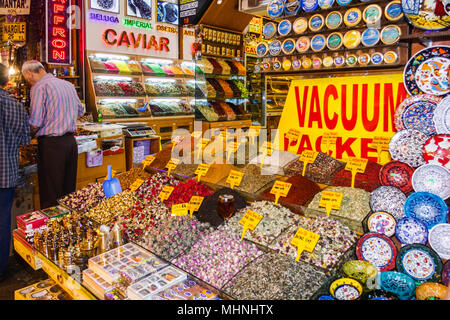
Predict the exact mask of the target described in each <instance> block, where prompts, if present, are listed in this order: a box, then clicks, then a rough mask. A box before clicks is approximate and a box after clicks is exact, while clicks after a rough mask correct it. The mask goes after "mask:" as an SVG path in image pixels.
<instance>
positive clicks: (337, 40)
mask: <svg viewBox="0 0 450 320" xmlns="http://www.w3.org/2000/svg"><path fill="white" fill-rule="evenodd" d="M341 46H342V34H341V33H340V32H333V33H331V34H330V35H329V36H328V37H327V47H328V49H330V50H337V49H339V48H340V47H341Z"/></svg>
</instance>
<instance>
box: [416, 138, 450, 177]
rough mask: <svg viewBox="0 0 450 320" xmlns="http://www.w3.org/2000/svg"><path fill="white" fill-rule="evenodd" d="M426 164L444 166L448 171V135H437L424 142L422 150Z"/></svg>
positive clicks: (449, 152)
mask: <svg viewBox="0 0 450 320" xmlns="http://www.w3.org/2000/svg"><path fill="white" fill-rule="evenodd" d="M422 154H423V158H424V159H425V161H426V163H430V164H437V165H441V166H444V167H445V168H447V169H449V170H450V135H448V134H438V135H435V136H434V137H431V138H429V139H428V140H427V142H425V144H424V146H423V149H422Z"/></svg>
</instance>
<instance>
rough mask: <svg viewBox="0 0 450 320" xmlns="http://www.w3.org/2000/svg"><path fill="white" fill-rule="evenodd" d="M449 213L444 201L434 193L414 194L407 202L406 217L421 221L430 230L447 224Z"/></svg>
mask: <svg viewBox="0 0 450 320" xmlns="http://www.w3.org/2000/svg"><path fill="white" fill-rule="evenodd" d="M447 211H448V207H447V205H446V204H445V202H444V200H442V198H441V197H439V196H437V195H435V194H434V193H429V192H413V193H412V194H411V195H410V196H409V197H408V198H406V201H405V215H406V216H407V217H413V218H416V219H419V220H421V221H422V222H423V223H424V224H425V225H426V226H427V228H428V229H431V228H432V227H433V226H434V225H436V224H438V223H445V222H446V220H447ZM436 251H437V250H436Z"/></svg>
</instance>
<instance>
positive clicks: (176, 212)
mask: <svg viewBox="0 0 450 320" xmlns="http://www.w3.org/2000/svg"><path fill="white" fill-rule="evenodd" d="M188 210H189V203H180V204H174V205H172V215H173V216H178V217H182V216H187V215H188Z"/></svg>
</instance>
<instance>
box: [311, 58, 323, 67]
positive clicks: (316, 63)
mask: <svg viewBox="0 0 450 320" xmlns="http://www.w3.org/2000/svg"><path fill="white" fill-rule="evenodd" d="M312 66H313V68H314V69H318V68H320V67H321V66H322V59H320V58H314V59H313V62H312Z"/></svg>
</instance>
